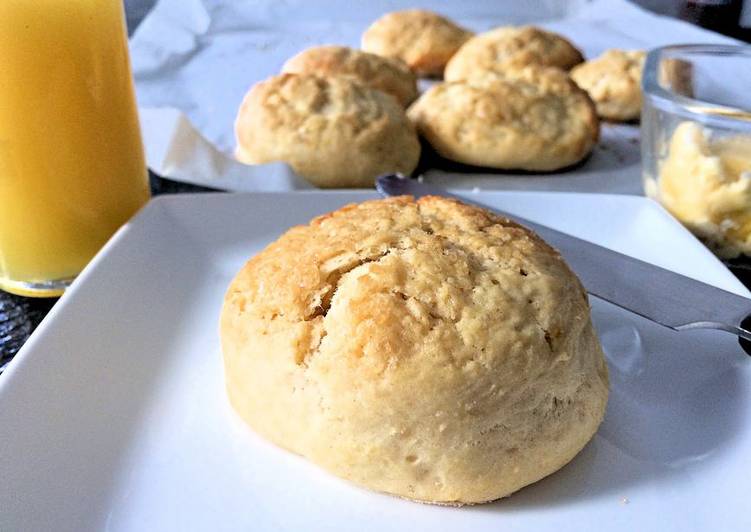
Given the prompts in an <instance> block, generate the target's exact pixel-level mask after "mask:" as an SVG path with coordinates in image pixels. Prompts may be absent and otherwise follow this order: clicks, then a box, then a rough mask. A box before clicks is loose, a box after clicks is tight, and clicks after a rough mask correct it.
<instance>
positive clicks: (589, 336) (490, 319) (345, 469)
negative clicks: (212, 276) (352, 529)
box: [221, 197, 608, 504]
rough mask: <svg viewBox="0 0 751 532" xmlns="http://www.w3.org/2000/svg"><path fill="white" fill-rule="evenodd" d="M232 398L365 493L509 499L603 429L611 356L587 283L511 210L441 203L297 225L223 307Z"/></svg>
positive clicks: (276, 438) (252, 267) (371, 209)
mask: <svg viewBox="0 0 751 532" xmlns="http://www.w3.org/2000/svg"><path fill="white" fill-rule="evenodd" d="M221 342H222V350H223V354H224V367H225V374H226V383H227V390H228V393H229V398H230V402H231V404H232V406H233V407H234V408H235V410H236V411H237V412H238V413H239V414H240V416H241V417H242V418H243V419H244V420H245V421H246V422H247V423H248V424H249V425H250V426H251V427H252V428H253V429H254V430H255V431H256V432H258V433H259V434H260V435H262V436H264V437H265V438H268V439H269V440H271V441H272V442H274V443H276V444H277V445H279V446H281V447H284V448H286V449H289V450H290V451H293V452H295V453H298V454H301V455H303V456H305V457H307V458H308V459H310V460H311V461H313V462H315V463H316V464H318V465H320V466H322V467H324V468H325V469H327V470H329V471H330V472H332V473H334V474H336V475H339V476H341V477H343V478H345V479H348V480H351V481H353V482H356V483H357V484H360V485H362V486H365V487H367V488H370V489H373V490H378V491H383V492H387V493H391V494H394V495H399V496H401V497H406V498H409V499H415V500H419V501H425V502H432V503H441V504H472V503H481V502H485V501H490V500H494V499H498V498H500V497H505V496H507V495H509V494H511V493H513V492H514V491H516V490H518V489H519V488H521V487H523V486H526V485H527V484H530V483H532V482H535V481H537V480H539V479H541V478H543V477H544V476H546V475H549V474H550V473H552V472H554V471H556V470H557V469H559V468H560V467H562V466H563V465H564V464H566V463H567V462H568V461H569V460H571V459H572V458H573V457H574V456H575V455H576V454H577V453H578V452H579V450H580V449H581V448H582V447H583V446H584V445H585V444H586V443H587V441H589V439H590V438H591V437H592V435H593V434H594V433H595V431H596V430H597V427H598V425H599V424H600V422H601V420H602V418H603V414H604V411H605V405H606V402H607V396H608V377H607V367H606V364H605V362H604V359H603V354H602V350H601V348H600V344H599V342H598V340H597V337H596V335H595V332H594V330H593V327H592V322H591V320H590V309H589V305H588V302H587V297H586V294H585V293H584V291H583V290H582V286H581V284H580V283H579V281H578V279H577V278H576V277H575V276H574V274H573V273H572V272H571V270H569V268H568V267H567V266H566V264H565V263H564V262H563V260H562V258H561V256H560V255H559V254H558V253H557V252H556V251H555V250H554V249H552V248H551V247H550V246H548V245H547V244H546V243H545V242H543V241H542V240H541V239H540V238H539V237H537V236H536V235H535V234H533V233H531V232H530V231H528V230H527V229H524V228H522V227H520V226H518V225H516V224H515V223H513V222H510V221H509V220H506V219H504V218H500V217H497V216H494V215H493V214H491V213H489V212H487V211H485V210H483V209H480V208H477V207H471V206H468V205H464V204H462V203H459V202H456V201H452V200H449V199H445V198H439V197H426V198H422V199H420V200H419V201H414V200H413V199H412V198H410V197H399V198H391V199H386V200H375V201H366V202H364V203H361V204H356V205H349V206H346V207H343V208H342V209H340V210H338V211H335V212H333V213H331V214H327V215H324V216H320V217H318V218H315V219H314V220H313V221H312V222H311V223H310V224H309V225H305V226H299V227H294V228H292V229H290V230H289V231H287V233H285V234H284V235H283V236H281V237H280V238H279V239H278V240H277V241H276V242H274V243H272V244H270V245H269V246H268V247H267V248H266V249H265V250H263V251H262V252H261V253H259V254H258V255H256V256H255V257H253V258H252V259H251V260H250V261H249V262H248V263H247V264H246V265H245V266H244V267H243V269H242V270H241V271H240V273H239V274H238V275H237V276H236V277H235V279H234V281H232V284H231V285H230V287H229V290H228V291H227V294H226V296H225V300H224V307H223V310H222V316H221Z"/></svg>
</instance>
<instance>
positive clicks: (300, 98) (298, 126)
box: [235, 74, 420, 187]
mask: <svg viewBox="0 0 751 532" xmlns="http://www.w3.org/2000/svg"><path fill="white" fill-rule="evenodd" d="M235 134H236V137H237V150H236V156H237V158H238V160H240V161H242V162H245V163H248V164H259V163H267V162H273V161H284V162H286V163H288V164H289V165H290V166H291V167H292V168H293V169H294V171H295V172H296V173H297V174H299V175H300V176H302V177H304V178H306V179H307V180H308V181H310V182H311V183H313V184H314V185H317V186H319V187H372V186H373V180H374V179H375V178H376V177H377V176H379V175H381V174H385V173H392V172H400V173H402V174H406V175H409V174H410V173H411V172H412V171H413V170H414V169H415V167H416V166H417V162H418V160H419V158H420V142H419V140H418V139H417V134H416V133H415V130H414V128H413V127H412V125H411V124H410V123H409V121H408V120H407V117H406V115H405V114H404V109H402V107H401V106H400V105H399V103H398V102H397V101H396V99H395V98H393V97H392V96H390V95H388V94H386V93H384V92H381V91H379V90H376V89H371V88H369V87H365V86H363V85H360V84H359V83H357V82H355V81H353V80H351V79H349V78H345V77H332V78H321V77H318V76H312V75H303V74H282V75H279V76H274V77H272V78H269V79H267V80H266V81H262V82H260V83H258V84H256V85H255V86H253V87H252V88H251V89H250V91H249V92H248V94H247V95H246V96H245V99H244V100H243V102H242V105H241V106H240V110H239V112H238V115H237V120H236V122H235Z"/></svg>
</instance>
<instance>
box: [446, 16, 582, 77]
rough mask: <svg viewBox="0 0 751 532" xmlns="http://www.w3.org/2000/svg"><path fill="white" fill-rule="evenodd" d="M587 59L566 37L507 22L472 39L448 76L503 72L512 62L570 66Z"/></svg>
mask: <svg viewBox="0 0 751 532" xmlns="http://www.w3.org/2000/svg"><path fill="white" fill-rule="evenodd" d="M583 60H584V58H583V57H582V54H581V52H580V51H579V50H577V49H576V47H575V46H574V45H573V44H571V43H570V42H569V41H568V40H566V38H565V37H562V36H561V35H558V34H557V33H553V32H551V31H546V30H543V29H540V28H537V27H535V26H519V27H514V26H506V27H501V28H496V29H494V30H491V31H488V32H486V33H481V34H479V35H476V36H474V37H472V38H471V39H470V40H468V41H467V42H466V43H465V44H464V45H463V46H462V47H461V48H460V49H459V51H457V52H456V54H454V56H453V57H452V58H451V60H450V61H449V62H448V64H447V65H446V71H445V72H444V79H445V80H446V81H459V80H462V79H467V78H468V77H470V76H472V75H473V73H476V72H478V71H491V72H498V73H503V71H504V69H506V68H508V66H509V65H512V66H516V67H520V66H527V65H540V66H553V67H558V68H561V69H563V70H569V69H570V68H571V67H573V66H574V65H576V64H578V63H581V62H582V61H583Z"/></svg>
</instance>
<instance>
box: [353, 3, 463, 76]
mask: <svg viewBox="0 0 751 532" xmlns="http://www.w3.org/2000/svg"><path fill="white" fill-rule="evenodd" d="M472 35H473V33H472V32H470V31H468V30H465V29H464V28H462V27H460V26H457V25H456V24H454V23H453V22H451V21H450V20H448V19H447V18H445V17H442V16H441V15H438V14H437V13H433V12H432V11H425V10H423V9H406V10H404V11H394V12H392V13H387V14H385V15H383V16H382V17H381V18H379V19H378V20H376V21H375V22H374V23H373V24H372V25H371V26H370V27H369V28H368V29H367V30H365V33H363V36H362V49H363V50H365V51H366V52H371V53H374V54H378V55H382V56H385V57H396V58H398V59H401V60H402V61H404V62H405V63H407V65H409V67H410V68H411V69H412V70H413V71H414V72H415V73H417V74H418V75H421V76H440V75H441V74H443V68H444V67H445V66H446V63H447V62H448V60H449V59H450V58H451V56H452V55H454V53H455V52H456V51H457V50H458V49H459V47H460V46H461V45H462V44H464V43H465V42H466V41H467V39H469V38H470V37H472Z"/></svg>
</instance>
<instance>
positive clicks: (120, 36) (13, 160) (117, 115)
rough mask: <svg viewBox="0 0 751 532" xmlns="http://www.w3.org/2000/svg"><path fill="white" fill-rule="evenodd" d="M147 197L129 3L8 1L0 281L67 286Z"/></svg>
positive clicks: (0, 91) (2, 13)
mask: <svg viewBox="0 0 751 532" xmlns="http://www.w3.org/2000/svg"><path fill="white" fill-rule="evenodd" d="M148 199H149V186H148V174H147V170H146V163H145V161H144V154H143V145H142V142H141V136H140V129H139V125H138V115H137V111H136V104H135V96H134V91H133V79H132V76H131V70H130V62H129V58H128V41H127V34H126V30H125V22H124V13H123V4H122V0H0V288H2V289H3V290H6V291H8V292H12V293H16V294H21V295H27V296H41V297H44V296H55V295H59V294H61V293H62V291H63V290H64V289H65V287H66V286H67V285H68V284H69V283H70V282H71V281H72V279H73V278H75V276H76V275H77V274H78V273H79V272H80V271H81V269H82V268H83V267H84V266H85V265H86V263H87V262H88V261H89V260H90V259H91V258H92V257H93V256H94V254H95V253H96V252H97V251H98V250H99V249H100V248H101V247H102V245H103V244H104V243H105V242H106V241H107V240H108V239H109V237H110V236H112V234H113V233H114V232H115V231H116V230H117V229H118V228H119V227H120V226H121V225H122V224H123V223H124V222H125V221H127V220H128V219H129V218H130V217H131V216H132V215H133V214H134V213H135V212H136V211H137V210H138V209H139V208H140V207H141V206H142V205H143V204H144V203H146V201H148Z"/></svg>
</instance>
